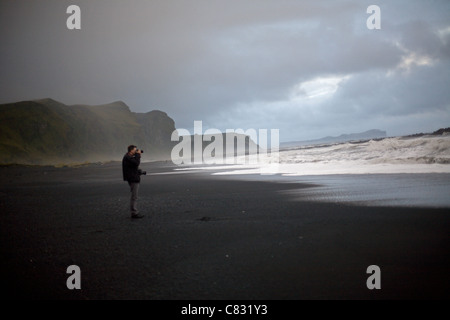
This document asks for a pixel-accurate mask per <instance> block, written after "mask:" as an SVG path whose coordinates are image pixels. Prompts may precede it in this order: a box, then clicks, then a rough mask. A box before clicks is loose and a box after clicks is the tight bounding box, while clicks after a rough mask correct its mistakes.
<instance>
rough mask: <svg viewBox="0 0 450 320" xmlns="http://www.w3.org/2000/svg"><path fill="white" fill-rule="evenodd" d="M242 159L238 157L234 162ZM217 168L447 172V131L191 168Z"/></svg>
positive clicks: (307, 148)
mask: <svg viewBox="0 0 450 320" xmlns="http://www.w3.org/2000/svg"><path fill="white" fill-rule="evenodd" d="M241 160H242V159H241ZM243 162H244V161H238V163H243ZM219 168H220V169H222V170H221V171H220V172H217V173H215V174H220V175H223V174H227V175H229V174H282V175H286V176H305V175H329V174H380V173H450V135H449V134H445V135H440V136H421V137H395V138H386V139H382V140H370V141H364V142H347V143H339V144H331V145H316V146H302V147H297V148H290V149H286V150H281V151H280V152H279V163H278V164H275V163H273V157H270V154H269V155H267V156H264V155H263V156H260V157H259V161H258V163H257V164H241V165H233V166H226V167H225V166H209V167H203V168H199V167H197V168H195V169H196V170H205V169H212V170H217V169H219ZM224 169H226V170H224ZM181 170H186V169H181Z"/></svg>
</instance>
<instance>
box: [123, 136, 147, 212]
mask: <svg viewBox="0 0 450 320" xmlns="http://www.w3.org/2000/svg"><path fill="white" fill-rule="evenodd" d="M141 154H142V152H141V150H139V149H138V148H137V147H136V146H134V145H130V146H128V152H127V153H126V154H125V155H124V156H123V159H122V172H123V180H124V181H128V185H129V186H130V191H131V198H130V210H131V218H132V219H139V218H143V217H144V216H143V215H142V214H139V213H138V209H137V199H138V192H139V183H140V182H141V176H140V174H139V164H140V163H141Z"/></svg>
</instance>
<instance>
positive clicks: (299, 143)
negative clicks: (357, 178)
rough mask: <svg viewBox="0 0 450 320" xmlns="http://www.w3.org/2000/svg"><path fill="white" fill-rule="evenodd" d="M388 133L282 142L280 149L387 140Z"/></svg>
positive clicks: (377, 131) (376, 132) (374, 130)
mask: <svg viewBox="0 0 450 320" xmlns="http://www.w3.org/2000/svg"><path fill="white" fill-rule="evenodd" d="M385 137H386V131H382V130H378V129H372V130H368V131H364V132H360V133H350V134H341V135H340V136H337V137H331V136H327V137H324V138H320V139H315V140H306V141H290V142H282V143H280V147H284V148H288V147H294V146H306V145H314V144H323V143H340V142H347V141H358V140H368V139H379V138H385Z"/></svg>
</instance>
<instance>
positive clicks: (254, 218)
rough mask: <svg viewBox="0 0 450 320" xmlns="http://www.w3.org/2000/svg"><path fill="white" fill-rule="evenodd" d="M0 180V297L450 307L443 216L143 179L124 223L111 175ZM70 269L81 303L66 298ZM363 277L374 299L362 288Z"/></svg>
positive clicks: (447, 220) (115, 167) (124, 194)
mask: <svg viewBox="0 0 450 320" xmlns="http://www.w3.org/2000/svg"><path fill="white" fill-rule="evenodd" d="M141 167H142V168H143V169H147V171H148V173H158V172H171V171H172V170H173V168H172V167H171V166H170V165H169V164H164V163H153V164H150V163H146V164H143V165H142V166H141ZM0 177H1V184H0V208H1V215H0V227H1V235H0V239H1V274H2V280H1V281H2V283H1V285H2V289H3V292H4V293H5V294H6V295H7V297H9V298H13V299H16V298H28V299H398V298H402V299H405V298H414V299H415V298H417V299H428V298H449V292H450V291H449V290H448V288H449V282H450V281H449V279H450V276H449V272H450V256H449V248H450V246H449V234H450V233H449V231H450V228H449V227H450V216H449V212H448V209H426V208H378V207H360V206H351V205H342V204H330V203H317V202H309V201H307V200H306V199H305V200H304V201H302V200H300V201H298V200H296V201H294V200H292V199H291V198H290V197H289V196H288V195H287V194H283V193H282V192H280V191H285V190H289V189H292V188H307V187H308V185H306V184H305V185H301V184H292V183H291V184H287V183H286V184H283V183H274V182H267V181H259V182H257V181H256V182H255V181H234V180H233V179H230V178H220V177H217V176H210V175H209V174H206V173H195V172H194V173H189V174H167V175H148V176H146V177H143V181H142V183H141V189H140V200H139V207H140V208H141V212H142V213H144V214H146V217H145V218H144V219H141V220H131V219H130V218H129V213H128V205H129V202H128V201H129V189H128V186H127V184H126V183H125V182H123V181H121V168H120V164H119V163H110V164H105V165H90V166H86V167H80V168H51V167H22V166H10V167H0ZM300 192H301V191H300ZM72 264H75V265H78V266H79V267H80V268H81V286H82V289H81V290H68V289H67V287H66V279H67V277H68V276H69V275H68V274H66V268H67V267H68V266H69V265H72ZM369 265H378V266H379V267H380V268H381V290H368V289H367V287H366V280H367V277H368V276H369V275H368V274H366V269H367V267H368V266H369Z"/></svg>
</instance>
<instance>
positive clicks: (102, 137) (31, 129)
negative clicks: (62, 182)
mask: <svg viewBox="0 0 450 320" xmlns="http://www.w3.org/2000/svg"><path fill="white" fill-rule="evenodd" d="M0 123H1V126H0V163H2V164H5V163H20V164H60V163H80V162H92V161H109V160H119V159H121V158H122V156H123V154H125V152H126V147H127V146H128V145H129V144H136V145H138V146H139V148H140V149H143V150H144V151H145V152H144V156H145V159H146V160H162V159H170V150H171V149H172V146H173V144H174V143H173V142H171V140H170V137H171V134H172V132H173V131H174V130H175V122H174V121H173V119H171V118H170V117H169V116H168V115H167V114H166V113H165V112H162V111H159V110H154V111H150V112H147V113H135V112H131V110H130V108H129V107H128V105H127V104H126V103H124V102H123V101H116V102H112V103H109V104H104V105H97V106H89V105H72V106H68V105H65V104H63V103H61V102H58V101H55V100H53V99H50V98H47V99H40V100H32V101H21V102H16V103H8V104H2V105H0Z"/></svg>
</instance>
